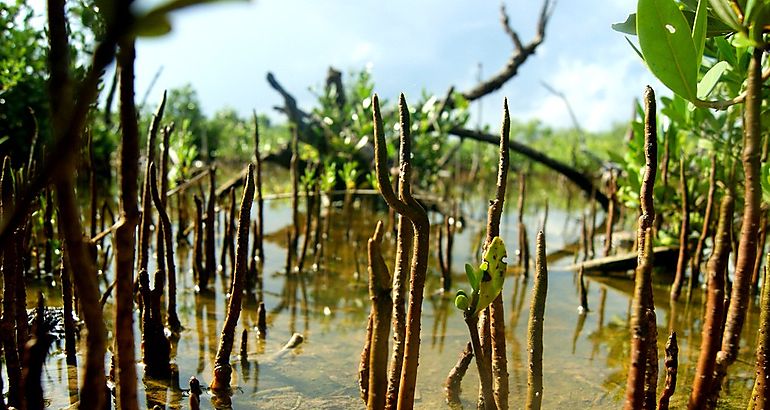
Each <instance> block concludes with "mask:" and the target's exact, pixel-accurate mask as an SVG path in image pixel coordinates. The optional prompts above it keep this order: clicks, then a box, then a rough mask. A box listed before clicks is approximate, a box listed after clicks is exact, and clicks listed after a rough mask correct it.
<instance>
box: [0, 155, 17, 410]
mask: <svg viewBox="0 0 770 410" xmlns="http://www.w3.org/2000/svg"><path fill="white" fill-rule="evenodd" d="M13 207H14V188H13V170H12V169H11V157H8V156H6V157H5V159H4V160H3V169H2V176H0V212H2V217H3V218H2V219H4V220H5V219H6V218H8V216H9V214H10V210H11V209H13ZM13 238H14V239H15V240H13V241H11V242H10V243H8V244H7V245H6V246H4V247H3V248H2V263H3V270H2V271H3V313H2V317H1V318H0V329H2V332H0V338H1V339H2V343H3V350H4V352H5V367H6V371H7V373H8V389H9V390H8V405H9V406H12V407H19V406H21V400H22V397H21V358H20V357H19V346H18V345H17V341H16V303H15V299H16V282H17V280H16V279H17V278H16V270H17V266H18V264H19V263H20V261H19V255H18V252H17V251H18V247H17V241H18V230H17V232H14V235H13Z"/></svg>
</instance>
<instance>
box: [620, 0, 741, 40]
mask: <svg viewBox="0 0 770 410" xmlns="http://www.w3.org/2000/svg"><path fill="white" fill-rule="evenodd" d="M704 1H705V0H704ZM693 10H695V9H693ZM682 15H684V18H685V20H687V23H688V24H689V25H690V27H694V24H695V15H696V13H693V12H692V11H687V10H683V11H682ZM706 16H707V17H706V21H707V24H706V37H707V38H712V37H718V36H724V35H725V34H730V33H732V32H734V31H735V30H733V29H732V28H730V26H728V25H726V24H725V23H723V22H722V21H721V20H719V19H716V18H713V17H711V16H708V13H706ZM612 29H613V30H615V31H617V32H620V33H624V34H630V35H632V36H635V35H636V13H632V14H629V15H628V17H627V18H626V21H624V22H622V23H615V24H613V25H612Z"/></svg>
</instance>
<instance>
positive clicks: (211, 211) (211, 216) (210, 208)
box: [203, 166, 217, 288]
mask: <svg viewBox="0 0 770 410" xmlns="http://www.w3.org/2000/svg"><path fill="white" fill-rule="evenodd" d="M216 175H217V169H216V167H215V166H212V167H211V170H210V171H209V195H208V201H207V202H206V224H205V225H204V227H205V230H204V231H203V232H204V234H205V235H204V237H203V252H204V255H205V258H206V265H205V266H206V267H205V269H206V281H205V282H204V283H203V285H204V286H203V288H206V287H207V286H208V280H209V279H210V278H211V277H212V276H213V275H214V273H216V271H217V260H216V257H217V256H216V254H217V252H216V248H215V234H216V231H215V229H214V224H215V223H216V219H217V213H216V204H217V194H216V192H217V189H216Z"/></svg>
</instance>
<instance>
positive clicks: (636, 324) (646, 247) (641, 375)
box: [624, 228, 657, 410]
mask: <svg viewBox="0 0 770 410" xmlns="http://www.w3.org/2000/svg"><path fill="white" fill-rule="evenodd" d="M642 237H643V238H645V242H644V243H642V244H640V246H639V250H638V253H639V256H640V258H641V263H640V264H639V265H638V267H637V268H636V284H635V286H634V298H633V302H632V303H633V307H632V311H633V316H632V319H631V328H632V338H631V369H630V370H629V372H628V378H627V381H626V401H625V406H624V408H625V409H626V410H632V409H643V408H654V404H653V406H652V407H648V406H647V403H646V399H647V385H646V375H647V373H648V372H649V370H648V366H649V362H650V357H649V356H650V348H649V345H650V344H652V343H654V342H655V341H654V340H653V341H652V342H651V341H650V340H651V337H652V335H651V334H650V321H651V320H652V324H653V325H654V323H655V321H654V313H652V312H651V311H650V309H649V308H648V307H649V300H648V296H647V292H648V290H647V289H648V287H651V286H652V283H651V280H652V243H651V242H652V237H651V235H650V228H647V233H646V234H645V235H644V236H642ZM650 296H651V294H650ZM650 313H652V315H651V314H650ZM656 356H657V355H656ZM653 397H654V396H653Z"/></svg>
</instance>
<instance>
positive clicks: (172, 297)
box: [150, 164, 182, 333]
mask: <svg viewBox="0 0 770 410" xmlns="http://www.w3.org/2000/svg"><path fill="white" fill-rule="evenodd" d="M150 193H151V194H152V200H153V202H155V208H156V209H157V211H158V218H159V219H160V232H161V234H162V235H161V238H162V239H163V241H165V245H166V246H165V251H164V252H163V253H161V250H162V248H161V247H160V246H158V266H160V265H161V264H160V261H161V260H164V257H165V264H163V266H165V267H166V273H167V275H168V302H167V303H168V308H167V309H166V324H167V325H168V328H169V329H171V331H172V332H174V333H178V332H179V331H180V330H181V329H182V324H181V323H180V322H179V317H178V316H177V313H176V264H175V262H174V248H173V244H174V243H173V239H172V238H173V234H172V232H171V220H170V219H169V217H168V213H167V212H166V206H165V205H164V204H163V200H162V198H161V196H160V193H159V192H158V181H157V176H156V174H155V164H150ZM159 243H160V242H159ZM155 291H156V292H160V293H161V294H162V293H163V289H162V287H161V289H155Z"/></svg>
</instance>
